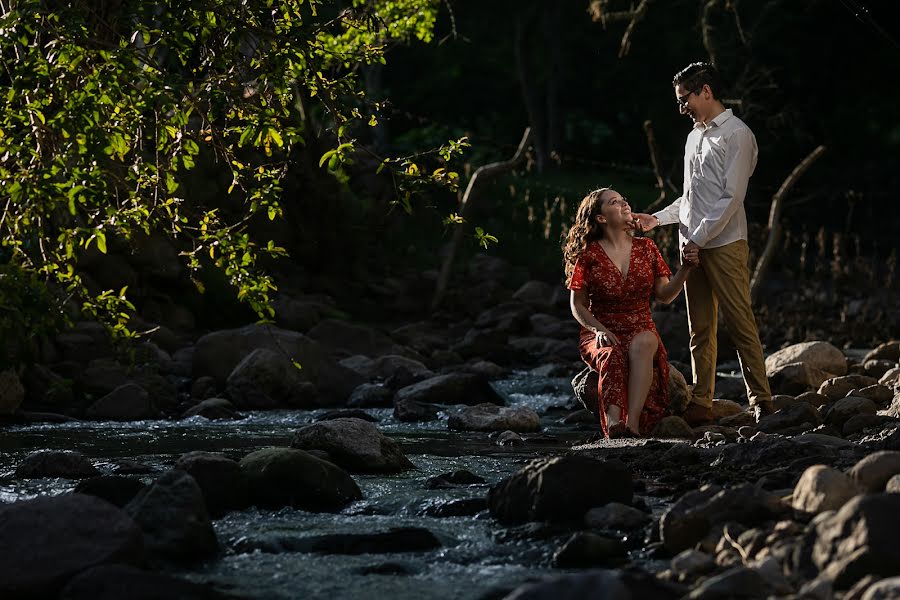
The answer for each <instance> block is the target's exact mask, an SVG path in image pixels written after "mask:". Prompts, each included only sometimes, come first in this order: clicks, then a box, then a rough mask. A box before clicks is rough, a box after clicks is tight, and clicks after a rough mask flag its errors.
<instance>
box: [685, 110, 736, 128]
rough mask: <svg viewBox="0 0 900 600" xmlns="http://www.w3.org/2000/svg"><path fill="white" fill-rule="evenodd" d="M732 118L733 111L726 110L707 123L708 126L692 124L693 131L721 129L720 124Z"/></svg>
mask: <svg viewBox="0 0 900 600" xmlns="http://www.w3.org/2000/svg"><path fill="white" fill-rule="evenodd" d="M733 116H734V111H733V110H731V109H730V108H726V109H725V110H723V111H722V112H720V113H719V115H718V116H717V117H716V118H715V119H713V120H712V121H710V122H709V124H703V123H694V129H709V128H710V127H721V126H722V123H724V122H725V121H727V120H728V119H730V118H731V117H733Z"/></svg>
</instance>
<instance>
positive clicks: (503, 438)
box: [497, 431, 525, 446]
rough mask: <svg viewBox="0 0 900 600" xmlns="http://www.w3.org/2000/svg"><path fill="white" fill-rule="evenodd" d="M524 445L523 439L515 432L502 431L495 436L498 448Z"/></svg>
mask: <svg viewBox="0 0 900 600" xmlns="http://www.w3.org/2000/svg"><path fill="white" fill-rule="evenodd" d="M524 443H525V438H523V437H522V436H521V435H519V434H518V433H516V432H515V431H504V432H502V433H500V435H498V436H497V445H498V446H521V445H522V444H524Z"/></svg>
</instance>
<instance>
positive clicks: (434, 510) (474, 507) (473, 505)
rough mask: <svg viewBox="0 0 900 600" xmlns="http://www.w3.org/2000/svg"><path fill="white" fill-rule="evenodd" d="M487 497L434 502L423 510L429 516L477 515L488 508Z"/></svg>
mask: <svg viewBox="0 0 900 600" xmlns="http://www.w3.org/2000/svg"><path fill="white" fill-rule="evenodd" d="M487 507H488V505H487V499H486V498H462V499H459V500H450V501H449V502H442V503H440V504H432V505H430V506H427V507H425V510H423V511H422V514H424V515H425V516H427V517H437V518H446V517H469V516H472V515H477V514H478V513H480V512H481V511H483V510H487Z"/></svg>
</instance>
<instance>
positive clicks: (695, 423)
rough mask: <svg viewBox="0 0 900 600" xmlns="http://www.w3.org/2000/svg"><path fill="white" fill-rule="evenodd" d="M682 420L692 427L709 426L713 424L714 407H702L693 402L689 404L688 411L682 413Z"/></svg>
mask: <svg viewBox="0 0 900 600" xmlns="http://www.w3.org/2000/svg"><path fill="white" fill-rule="evenodd" d="M681 418H682V419H684V420H685V421H687V424H688V425H690V426H691V427H699V426H701V425H709V424H710V423H712V422H713V413H712V407H706V406H700V405H699V404H697V403H696V402H691V403H690V404H688V407H687V410H686V411H684V413H682V415H681Z"/></svg>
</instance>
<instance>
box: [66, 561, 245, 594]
mask: <svg viewBox="0 0 900 600" xmlns="http://www.w3.org/2000/svg"><path fill="white" fill-rule="evenodd" d="M123 598H127V599H128V600H159V599H160V598H173V599H175V598H177V599H178V600H227V599H228V598H232V599H233V598H234V597H233V596H225V595H223V594H220V593H219V592H217V591H216V590H214V589H213V588H211V587H210V586H208V585H202V584H198V583H193V582H190V581H186V580H184V579H178V578H175V577H170V576H168V575H165V574H163V573H154V572H151V571H144V570H141V569H138V568H136V567H132V566H128V565H103V566H99V567H94V568H92V569H88V570H86V571H84V572H83V573H79V574H78V575H77V576H75V577H73V578H72V579H71V580H70V581H69V583H68V584H66V586H65V587H64V588H63V590H62V592H60V594H59V600H122V599H123Z"/></svg>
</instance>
